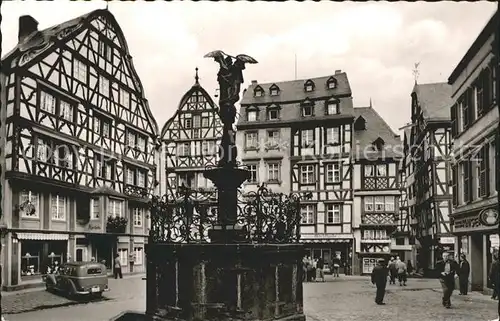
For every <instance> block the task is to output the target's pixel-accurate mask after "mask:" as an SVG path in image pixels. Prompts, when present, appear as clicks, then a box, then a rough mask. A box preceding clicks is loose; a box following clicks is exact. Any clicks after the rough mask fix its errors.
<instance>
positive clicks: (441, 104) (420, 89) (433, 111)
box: [412, 82, 453, 120]
mask: <svg viewBox="0 0 500 321" xmlns="http://www.w3.org/2000/svg"><path fill="white" fill-rule="evenodd" d="M451 93H452V91H451V85H448V84H447V83H445V82H440V83H431V84H415V86H414V87H413V91H412V94H415V95H416V96H417V100H418V103H419V105H420V108H422V112H423V114H424V118H425V119H427V120H450V108H451V106H452V105H453V100H452V98H451Z"/></svg>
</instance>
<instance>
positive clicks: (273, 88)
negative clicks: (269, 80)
mask: <svg viewBox="0 0 500 321" xmlns="http://www.w3.org/2000/svg"><path fill="white" fill-rule="evenodd" d="M279 93H280V89H279V87H278V86H276V85H275V84H273V85H272V86H271V87H270V88H269V94H270V95H271V96H278V95H279Z"/></svg>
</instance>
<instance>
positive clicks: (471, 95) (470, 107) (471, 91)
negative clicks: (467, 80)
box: [467, 87, 475, 125]
mask: <svg viewBox="0 0 500 321" xmlns="http://www.w3.org/2000/svg"><path fill="white" fill-rule="evenodd" d="M467 106H468V109H467V111H468V112H469V125H470V124H472V123H473V122H474V120H475V118H474V88H473V87H469V89H467Z"/></svg>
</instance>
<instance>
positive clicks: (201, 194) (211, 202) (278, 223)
mask: <svg viewBox="0 0 500 321" xmlns="http://www.w3.org/2000/svg"><path fill="white" fill-rule="evenodd" d="M216 195H217V194H216V192H215V191H203V190H193V189H188V188H180V189H178V190H177V192H176V194H175V195H174V196H172V195H165V196H163V197H158V196H153V197H152V200H151V202H150V209H151V230H150V237H151V241H152V242H161V243H163V242H166V243H208V242H210V238H209V235H208V231H209V230H210V229H211V228H213V227H214V226H215V225H216V224H217V223H218V222H217V198H216ZM310 197H311V195H310V193H309V194H307V193H306V194H302V195H301V194H290V195H285V194H283V193H274V192H272V191H271V190H269V189H268V188H266V187H265V186H259V187H258V189H257V190H256V191H252V192H249V193H245V194H243V193H241V191H240V193H239V197H238V208H237V210H238V213H237V221H236V224H235V227H237V228H238V229H239V230H241V231H242V237H243V240H242V241H243V242H247V243H296V242H298V241H299V239H300V220H301V213H300V202H301V200H303V199H307V198H310Z"/></svg>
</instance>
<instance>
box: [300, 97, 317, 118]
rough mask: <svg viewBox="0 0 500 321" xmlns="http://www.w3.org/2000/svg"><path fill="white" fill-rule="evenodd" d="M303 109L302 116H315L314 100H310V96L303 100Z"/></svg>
mask: <svg viewBox="0 0 500 321" xmlns="http://www.w3.org/2000/svg"><path fill="white" fill-rule="evenodd" d="M301 109H302V116H303V117H310V116H314V102H312V101H311V100H309V98H306V99H305V100H304V101H303V102H302V106H301Z"/></svg>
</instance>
